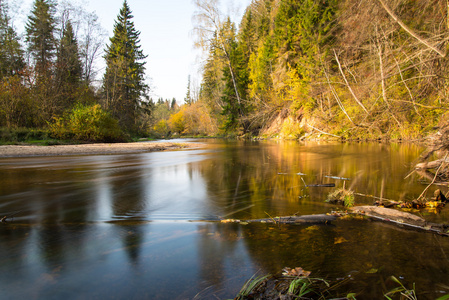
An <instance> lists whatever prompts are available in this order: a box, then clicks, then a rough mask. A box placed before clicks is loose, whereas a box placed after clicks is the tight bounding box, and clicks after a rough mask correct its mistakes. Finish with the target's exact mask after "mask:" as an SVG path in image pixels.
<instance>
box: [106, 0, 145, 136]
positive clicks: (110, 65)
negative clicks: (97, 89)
mask: <svg viewBox="0 0 449 300" xmlns="http://www.w3.org/2000/svg"><path fill="white" fill-rule="evenodd" d="M132 18H133V15H132V14H131V10H130V7H129V5H128V3H127V1H126V0H125V1H124V2H123V7H122V9H121V10H120V14H119V15H118V16H117V20H116V22H115V25H114V35H113V37H112V38H110V42H111V44H110V45H108V46H107V48H106V55H105V59H106V72H105V75H104V78H103V89H104V96H105V101H106V103H105V107H106V109H108V110H109V111H111V113H112V114H113V116H114V117H116V118H117V119H118V120H119V122H120V124H121V125H122V126H124V127H125V128H127V129H128V130H133V128H134V126H135V121H136V117H137V108H138V107H139V102H140V98H141V97H142V96H146V93H147V90H148V86H147V84H145V78H144V76H145V61H144V60H145V58H146V57H147V56H146V55H144V54H143V51H142V50H141V46H140V40H139V35H140V32H139V31H137V30H136V29H135V27H134V23H133V21H132Z"/></svg>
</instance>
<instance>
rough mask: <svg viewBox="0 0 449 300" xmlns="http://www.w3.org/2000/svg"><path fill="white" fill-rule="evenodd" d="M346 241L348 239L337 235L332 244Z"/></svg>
mask: <svg viewBox="0 0 449 300" xmlns="http://www.w3.org/2000/svg"><path fill="white" fill-rule="evenodd" d="M346 242H348V240H347V239H345V238H344V237H342V236H341V237H338V238H335V240H334V244H335V245H336V244H341V243H346Z"/></svg>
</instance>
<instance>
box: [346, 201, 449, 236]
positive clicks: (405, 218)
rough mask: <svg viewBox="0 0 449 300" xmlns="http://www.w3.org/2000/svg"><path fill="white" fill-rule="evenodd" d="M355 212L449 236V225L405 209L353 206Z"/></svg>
mask: <svg viewBox="0 0 449 300" xmlns="http://www.w3.org/2000/svg"><path fill="white" fill-rule="evenodd" d="M351 210H352V212H353V213H357V214H361V215H365V216H368V217H371V218H374V219H377V220H381V221H386V222H391V223H395V224H398V225H403V226H407V227H412V228H417V229H421V230H426V231H432V232H436V233H438V234H440V235H444V236H449V234H448V233H447V232H446V231H447V229H448V225H445V224H436V223H430V222H427V221H426V220H425V219H423V218H421V217H419V216H417V215H414V214H411V213H407V212H403V211H399V210H396V209H392V208H385V207H376V206H356V207H353V208H351Z"/></svg>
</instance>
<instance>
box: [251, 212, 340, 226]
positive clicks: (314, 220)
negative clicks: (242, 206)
mask: <svg viewBox="0 0 449 300" xmlns="http://www.w3.org/2000/svg"><path fill="white" fill-rule="evenodd" d="M339 217H340V216H339V215H333V214H332V215H327V214H319V215H305V216H287V217H275V218H265V219H255V220H248V221H246V222H248V223H256V222H259V223H276V224H327V223H330V222H332V221H335V220H337V219H338V218H339Z"/></svg>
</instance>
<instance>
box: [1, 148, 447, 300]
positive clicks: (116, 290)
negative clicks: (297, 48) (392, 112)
mask: <svg viewBox="0 0 449 300" xmlns="http://www.w3.org/2000/svg"><path fill="white" fill-rule="evenodd" d="M200 142H201V143H203V144H205V145H204V146H201V147H199V148H195V149H190V150H179V151H167V152H154V153H140V154H120V155H91V156H58V157H28V158H0V214H1V215H2V216H3V215H7V214H9V213H17V214H16V215H14V218H13V219H10V220H9V222H8V223H2V224H0V225H1V226H0V290H1V296H0V298H1V299H217V298H218V299H226V298H233V297H234V296H235V295H236V294H237V293H238V291H239V289H240V288H241V286H242V285H243V284H244V282H245V281H246V280H247V279H249V278H250V277H251V276H253V275H254V274H258V275H263V274H267V273H271V274H275V273H279V272H280V271H281V270H282V268H284V267H291V268H294V267H302V268H304V269H305V270H308V271H311V272H312V276H315V277H320V278H325V279H327V280H329V281H330V282H333V283H336V282H339V281H338V280H342V279H344V278H346V279H348V278H349V280H345V282H346V283H345V284H344V285H343V286H342V287H340V288H339V289H338V291H337V293H340V295H345V293H347V292H349V291H350V292H356V293H359V298H360V299H381V298H383V293H384V292H385V291H386V290H390V289H392V288H394V287H395V285H394V284H392V282H391V280H389V279H388V278H389V277H390V276H392V275H394V276H396V277H398V278H400V279H401V281H402V282H403V283H404V285H405V286H407V287H409V288H411V287H412V286H413V284H414V283H415V284H416V290H417V292H418V294H419V296H420V299H435V298H436V297H438V296H441V295H444V293H447V292H449V276H448V273H449V238H445V237H441V236H438V235H435V234H432V233H427V232H420V231H413V230H408V229H404V228H400V227H398V226H394V225H390V224H387V223H381V222H372V221H367V220H338V221H337V222H335V223H334V224H332V225H320V226H318V225H314V226H310V225H307V226H306V225H301V226H296V225H280V226H276V225H269V224H249V225H241V224H234V223H220V222H217V220H219V219H228V218H229V219H240V220H246V219H255V218H267V217H268V216H272V217H275V216H283V215H293V214H297V215H307V214H318V213H328V212H331V211H333V210H336V209H338V207H336V206H334V205H330V204H328V203H326V202H325V199H326V196H327V195H328V193H329V192H331V191H333V190H334V189H335V188H332V187H307V186H306V185H312V184H323V183H334V184H335V185H336V187H342V186H343V185H345V186H346V187H347V188H352V189H353V190H354V191H356V192H358V193H361V194H365V195H374V196H382V197H385V198H389V199H396V200H410V199H413V198H416V197H417V196H419V195H420V193H421V192H422V191H423V189H424V188H425V187H426V184H425V182H423V181H422V180H421V179H420V177H419V176H417V175H416V174H413V175H411V176H409V177H407V179H404V178H405V177H406V176H407V175H408V173H409V171H410V170H411V169H412V165H413V164H414V163H416V160H417V158H418V157H419V155H420V154H421V153H422V152H423V148H421V147H420V146H417V145H410V144H377V143H354V144H351V143H344V144H342V143H317V142H314V143H298V142H274V141H264V142H228V141H222V140H207V141H206V140H201V141H200ZM0 157H1V153H0ZM434 189H435V188H431V189H430V190H429V195H430V194H432V192H433V190H434ZM443 191H444V192H447V190H446V189H444V190H443ZM372 202H373V198H370V197H364V196H357V197H356V203H357V204H372ZM446 210H447V209H445V210H443V211H442V212H440V213H439V214H436V213H434V212H428V211H423V212H421V214H422V215H423V216H424V217H425V218H427V219H429V220H432V221H443V222H444V221H446V222H447V221H448V220H449V214H448V213H447V212H446Z"/></svg>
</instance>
